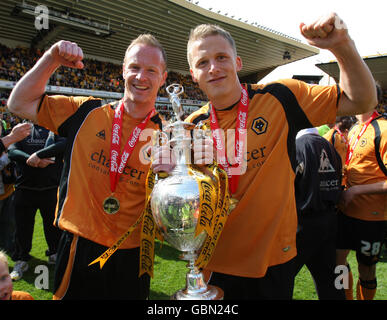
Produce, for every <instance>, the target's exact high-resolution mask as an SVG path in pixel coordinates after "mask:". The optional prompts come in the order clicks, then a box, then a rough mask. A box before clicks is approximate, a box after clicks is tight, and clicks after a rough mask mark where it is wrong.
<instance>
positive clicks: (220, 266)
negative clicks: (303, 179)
mask: <svg viewBox="0 0 387 320" xmlns="http://www.w3.org/2000/svg"><path fill="white" fill-rule="evenodd" d="M247 89H248V94H249V97H250V104H249V109H248V118H247V150H246V151H247V152H246V153H245V160H246V161H247V171H246V173H245V174H244V175H241V176H240V178H239V186H238V189H237V191H236V194H235V195H233V196H234V197H235V198H237V199H238V200H239V203H238V206H237V207H236V208H235V209H234V210H233V211H232V212H231V214H230V216H229V218H228V220H227V223H226V225H225V227H224V229H223V232H222V234H221V236H220V239H219V241H218V244H217V247H216V249H215V251H214V254H213V256H212V258H211V260H210V262H209V264H208V265H207V269H208V270H209V271H215V272H220V273H225V274H232V275H236V276H245V277H263V276H264V275H265V273H266V270H267V268H268V267H269V266H273V265H277V264H282V263H285V262H287V261H289V260H290V259H292V258H293V257H294V256H295V255H296V252H297V251H296V230H297V211H296V203H295V199H294V178H295V169H296V166H297V164H296V159H295V154H296V148H295V137H296V135H297V132H298V131H299V130H301V129H303V128H307V127H317V126H319V125H322V124H324V123H333V122H334V121H335V118H336V112H337V106H338V99H339V96H340V89H339V87H338V86H336V85H335V86H312V85H307V84H306V83H304V82H301V81H297V80H281V81H278V82H274V83H270V84H268V85H248V87H247ZM237 114H238V108H237V107H233V108H231V109H227V110H223V111H216V115H217V118H218V121H219V125H220V127H221V128H223V129H224V130H225V135H226V136H227V132H226V130H227V129H235V126H236V119H237ZM185 121H192V122H194V123H198V122H199V121H204V122H205V121H207V122H209V105H205V106H204V107H202V108H201V109H199V110H198V111H196V112H195V113H193V114H192V115H190V116H189V117H188V118H187V119H186V120H185ZM226 144H227V148H228V149H229V148H230V147H231V148H233V145H234V141H233V140H232V139H230V141H227V142H226ZM232 150H233V149H232Z"/></svg>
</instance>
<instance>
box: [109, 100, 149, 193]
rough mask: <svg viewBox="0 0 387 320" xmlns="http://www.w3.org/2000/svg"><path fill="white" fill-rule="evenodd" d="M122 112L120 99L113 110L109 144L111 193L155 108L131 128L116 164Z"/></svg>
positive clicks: (122, 106) (122, 104)
mask: <svg viewBox="0 0 387 320" xmlns="http://www.w3.org/2000/svg"><path fill="white" fill-rule="evenodd" d="M123 113H124V102H123V101H121V103H120V106H119V107H118V108H116V110H115V112H114V118H113V126H112V137H111V144H110V189H111V191H112V192H113V193H114V192H115V190H116V187H117V183H118V180H119V177H120V175H121V174H122V172H123V171H124V169H125V165H126V163H127V162H128V160H129V158H130V156H131V155H132V152H133V150H134V148H135V146H136V144H137V142H138V139H139V137H140V135H141V132H142V131H143V130H144V128H145V127H146V125H147V123H148V121H149V119H150V118H151V117H152V116H153V115H154V113H155V109H153V110H152V111H151V112H149V113H148V115H147V117H146V118H145V119H144V120H143V121H142V122H141V123H140V124H139V125H137V126H136V127H135V128H134V129H133V131H132V133H131V135H130V137H129V138H128V141H127V142H126V144H125V148H124V150H123V151H122V154H121V157H120V162H119V164H118V159H119V153H120V142H121V132H122V118H123Z"/></svg>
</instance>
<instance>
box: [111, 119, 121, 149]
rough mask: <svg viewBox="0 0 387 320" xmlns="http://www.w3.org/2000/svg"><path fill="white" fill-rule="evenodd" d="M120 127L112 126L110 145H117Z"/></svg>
mask: <svg viewBox="0 0 387 320" xmlns="http://www.w3.org/2000/svg"><path fill="white" fill-rule="evenodd" d="M119 131H120V126H119V125H118V124H115V125H113V132H112V143H113V144H119V143H120V135H119Z"/></svg>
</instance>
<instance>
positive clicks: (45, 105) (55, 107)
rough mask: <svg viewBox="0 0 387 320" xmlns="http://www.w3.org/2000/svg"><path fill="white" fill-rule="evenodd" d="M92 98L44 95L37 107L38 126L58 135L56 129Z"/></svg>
mask: <svg viewBox="0 0 387 320" xmlns="http://www.w3.org/2000/svg"><path fill="white" fill-rule="evenodd" d="M92 99H94V98H93V97H67V96H59V95H58V96H48V95H45V96H44V97H43V98H42V101H41V103H40V105H39V107H38V124H39V125H40V126H42V127H45V128H47V129H48V130H50V131H53V132H54V133H55V134H58V128H59V127H60V125H61V124H62V123H63V122H65V121H66V120H67V119H68V118H69V117H70V116H72V115H73V114H74V113H75V112H76V111H77V110H78V108H79V107H80V106H81V105H82V104H83V103H84V102H86V101H88V100H92Z"/></svg>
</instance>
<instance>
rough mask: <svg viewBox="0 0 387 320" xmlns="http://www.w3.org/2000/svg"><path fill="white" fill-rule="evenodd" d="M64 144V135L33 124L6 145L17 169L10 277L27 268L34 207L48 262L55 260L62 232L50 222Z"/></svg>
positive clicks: (21, 272) (18, 276) (52, 215)
mask: <svg viewBox="0 0 387 320" xmlns="http://www.w3.org/2000/svg"><path fill="white" fill-rule="evenodd" d="M65 147H66V139H65V138H63V137H59V136H56V137H54V135H53V133H51V132H50V131H49V130H47V129H45V128H43V127H40V126H38V125H36V124H34V125H33V126H32V130H31V134H30V135H29V136H28V137H26V138H25V139H23V140H21V141H19V142H16V143H14V144H13V145H12V146H10V147H9V151H8V156H9V158H10V160H13V161H15V162H16V165H17V168H18V172H19V173H20V174H19V176H18V177H17V180H16V182H15V194H14V198H13V205H14V211H15V222H16V231H15V250H14V252H13V253H12V254H11V257H12V259H13V260H14V261H15V262H16V263H15V266H14V268H13V271H12V272H11V277H12V280H19V279H20V278H21V277H22V276H23V272H25V271H27V269H28V261H29V260H30V258H31V256H30V250H31V247H32V238H33V230H34V225H35V215H36V212H37V210H39V211H40V215H41V216H42V220H43V227H44V235H45V237H46V241H47V245H48V249H47V252H46V255H47V257H48V262H49V263H51V264H54V263H55V260H56V253H57V250H58V243H59V239H60V236H61V234H62V233H61V230H60V229H58V228H57V227H55V226H54V225H53V223H54V217H55V208H56V205H57V193H58V186H59V180H60V175H61V172H62V168H63V152H64V150H65ZM52 157H55V158H52Z"/></svg>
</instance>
